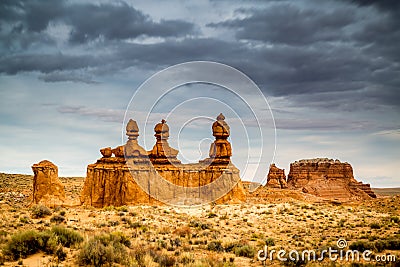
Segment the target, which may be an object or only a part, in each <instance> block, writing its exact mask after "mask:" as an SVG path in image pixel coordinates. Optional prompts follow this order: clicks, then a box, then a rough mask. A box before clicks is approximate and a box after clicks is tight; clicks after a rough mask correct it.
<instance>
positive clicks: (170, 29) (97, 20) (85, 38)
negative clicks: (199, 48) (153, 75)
mask: <svg viewBox="0 0 400 267" xmlns="http://www.w3.org/2000/svg"><path fill="white" fill-rule="evenodd" d="M50 23H59V24H64V25H67V26H69V27H70V28H71V29H70V36H69V40H70V41H71V42H72V43H80V44H82V43H86V42H90V41H93V40H124V39H129V38H137V37H139V36H150V37H179V36H185V35H191V34H195V33H196V32H197V30H196V29H195V26H194V24H193V23H190V22H186V21H182V20H161V21H160V22H156V21H154V20H152V19H151V17H150V16H148V15H146V14H144V13H143V12H141V11H139V10H137V9H135V8H134V7H131V6H129V5H128V4H126V3H124V2H117V3H115V4H99V5H95V4H91V3H84V4H77V3H67V2H65V1H35V0H32V1H3V2H1V3H0V29H1V35H2V36H1V39H2V42H6V43H9V40H10V39H12V40H14V43H15V42H17V41H18V40H19V39H21V40H20V42H24V39H26V38H27V37H30V36H32V35H33V36H34V33H41V35H42V38H48V35H47V33H46V32H44V30H46V29H47V28H48V26H49V25H50ZM3 46H7V45H4V44H3ZM21 46H22V45H21ZM8 48H10V49H12V48H13V47H12V46H10V44H8ZM22 48H25V46H22Z"/></svg>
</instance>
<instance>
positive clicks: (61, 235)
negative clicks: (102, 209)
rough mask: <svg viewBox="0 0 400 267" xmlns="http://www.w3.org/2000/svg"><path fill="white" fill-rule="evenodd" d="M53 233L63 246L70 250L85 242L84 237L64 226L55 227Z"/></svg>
mask: <svg viewBox="0 0 400 267" xmlns="http://www.w3.org/2000/svg"><path fill="white" fill-rule="evenodd" d="M51 232H52V233H54V234H55V235H56V236H57V238H58V241H59V242H60V243H61V244H62V245H63V246H65V247H68V248H69V247H71V246H73V245H75V244H79V243H81V242H82V241H83V237H82V236H81V235H80V234H79V233H78V232H77V231H74V230H72V229H68V228H65V227H63V226H53V227H52V228H51Z"/></svg>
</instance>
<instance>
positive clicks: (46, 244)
mask: <svg viewBox="0 0 400 267" xmlns="http://www.w3.org/2000/svg"><path fill="white" fill-rule="evenodd" d="M57 247H58V242H57V237H56V236H55V235H54V234H52V233H51V232H49V231H45V232H37V231H35V230H28V231H25V232H20V233H16V234H14V235H13V236H12V237H11V240H10V241H9V242H8V243H7V244H6V246H5V248H4V254H5V255H7V256H9V257H10V258H11V259H13V260H17V259H19V258H21V257H22V258H25V257H27V256H29V255H32V254H35V253H37V252H38V251H43V252H45V253H48V254H53V253H54V252H55V251H56V250H57Z"/></svg>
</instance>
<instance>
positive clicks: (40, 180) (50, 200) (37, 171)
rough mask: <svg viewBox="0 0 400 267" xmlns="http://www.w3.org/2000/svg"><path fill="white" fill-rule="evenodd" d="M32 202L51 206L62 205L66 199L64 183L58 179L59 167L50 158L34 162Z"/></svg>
mask: <svg viewBox="0 0 400 267" xmlns="http://www.w3.org/2000/svg"><path fill="white" fill-rule="evenodd" d="M32 171H33V173H34V176H33V195H32V203H34V204H43V205H46V206H49V207H54V206H60V205H62V204H63V203H64V201H65V192H64V185H63V184H62V182H61V181H60V180H59V179H58V168H57V166H56V165H54V164H53V163H52V162H50V161H48V160H42V161H41V162H39V163H37V164H33V166H32Z"/></svg>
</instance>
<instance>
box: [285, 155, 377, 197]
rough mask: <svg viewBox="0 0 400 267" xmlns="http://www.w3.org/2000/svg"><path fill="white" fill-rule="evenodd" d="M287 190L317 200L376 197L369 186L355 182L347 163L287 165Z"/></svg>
mask: <svg viewBox="0 0 400 267" xmlns="http://www.w3.org/2000/svg"><path fill="white" fill-rule="evenodd" d="M287 184H288V187H289V188H291V189H301V190H302V191H303V192H305V193H310V194H313V195H316V196H319V197H324V198H331V199H339V200H352V199H362V198H369V197H376V195H375V194H374V193H373V191H372V190H371V188H370V186H369V184H363V183H361V182H357V181H356V179H354V177H353V168H352V167H351V165H350V164H349V163H347V162H344V163H342V162H340V161H339V160H333V159H327V158H317V159H308V160H299V161H296V162H294V163H291V164H290V172H289V174H288V179H287Z"/></svg>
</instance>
